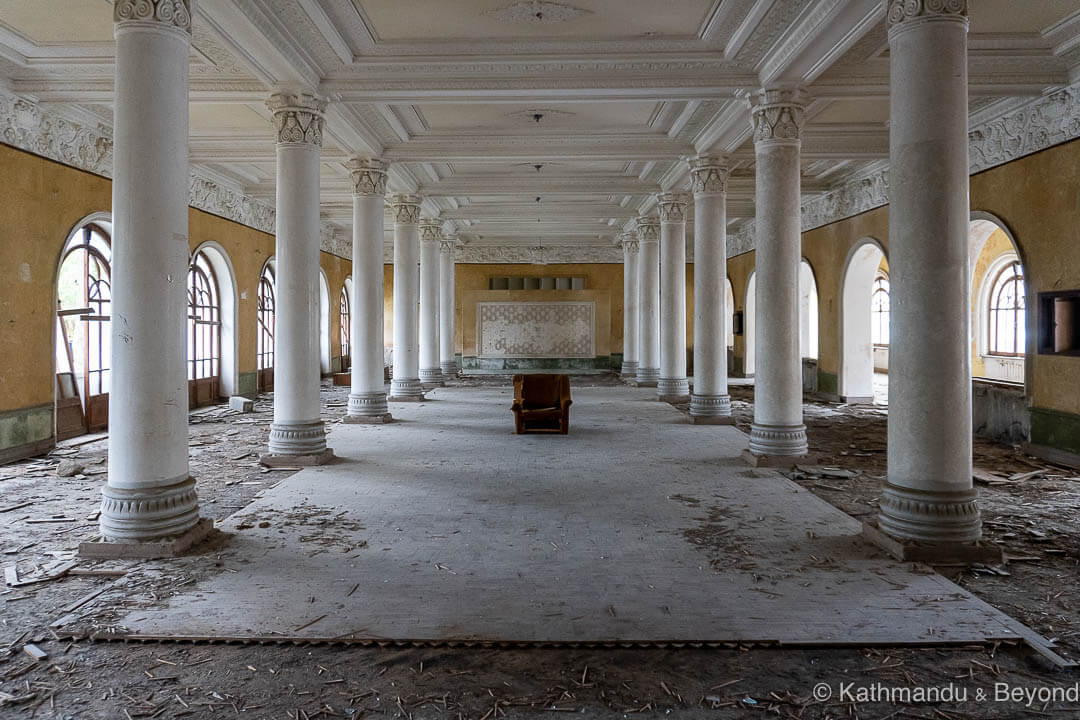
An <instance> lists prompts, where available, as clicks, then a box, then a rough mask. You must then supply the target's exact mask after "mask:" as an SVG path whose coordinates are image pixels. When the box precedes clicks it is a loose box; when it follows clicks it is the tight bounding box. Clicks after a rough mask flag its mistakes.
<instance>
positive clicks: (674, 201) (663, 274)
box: [656, 193, 690, 402]
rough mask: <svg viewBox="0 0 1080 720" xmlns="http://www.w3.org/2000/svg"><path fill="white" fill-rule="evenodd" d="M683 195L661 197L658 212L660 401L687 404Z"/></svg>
mask: <svg viewBox="0 0 1080 720" xmlns="http://www.w3.org/2000/svg"><path fill="white" fill-rule="evenodd" d="M689 200H690V198H689V197H688V196H687V195H686V193H662V194H661V195H659V196H658V197H657V203H658V205H659V208H660V380H659V382H657V385H656V394H657V395H658V396H659V397H660V398H661V399H663V400H668V401H673V402H678V401H683V400H688V399H689V395H690V383H689V381H688V380H687V379H686V206H687V204H688V203H689Z"/></svg>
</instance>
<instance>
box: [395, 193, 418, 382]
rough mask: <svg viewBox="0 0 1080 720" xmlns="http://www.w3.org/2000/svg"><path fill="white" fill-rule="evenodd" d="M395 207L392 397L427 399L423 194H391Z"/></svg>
mask: <svg viewBox="0 0 1080 720" xmlns="http://www.w3.org/2000/svg"><path fill="white" fill-rule="evenodd" d="M390 205H391V207H392V208H393V211H394V376H393V379H392V380H391V381H390V397H389V399H390V400H399V401H415V400H423V399H424V391H423V388H421V387H420V354H419V340H420V330H419V327H418V325H417V306H418V304H419V302H420V268H419V264H420V227H419V224H420V196H419V195H391V196H390Z"/></svg>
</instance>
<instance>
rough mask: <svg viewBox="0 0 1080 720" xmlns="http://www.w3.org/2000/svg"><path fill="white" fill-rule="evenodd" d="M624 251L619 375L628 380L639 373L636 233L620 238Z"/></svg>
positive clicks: (624, 234) (637, 245)
mask: <svg viewBox="0 0 1080 720" xmlns="http://www.w3.org/2000/svg"><path fill="white" fill-rule="evenodd" d="M619 244H620V245H621V246H622V251H623V358H622V368H621V369H620V371H619V373H620V374H621V375H622V376H623V377H626V378H631V377H635V376H636V375H637V371H638V248H639V246H640V245H639V243H638V239H637V233H636V232H626V233H622V234H621V235H620V236H619Z"/></svg>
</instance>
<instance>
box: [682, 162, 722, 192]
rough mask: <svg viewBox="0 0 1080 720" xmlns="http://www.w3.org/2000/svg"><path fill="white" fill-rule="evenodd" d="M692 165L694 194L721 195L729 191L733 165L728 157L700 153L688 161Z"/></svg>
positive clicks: (691, 180) (691, 174)
mask: <svg viewBox="0 0 1080 720" xmlns="http://www.w3.org/2000/svg"><path fill="white" fill-rule="evenodd" d="M686 162H687V164H688V165H689V166H690V183H691V186H692V187H693V190H694V196H695V197H697V196H698V195H719V194H720V193H725V192H727V182H728V176H729V175H730V174H731V167H730V166H729V165H728V159H727V158H726V157H714V156H711V155H698V156H697V157H692V158H690V159H689V160H687V161H686Z"/></svg>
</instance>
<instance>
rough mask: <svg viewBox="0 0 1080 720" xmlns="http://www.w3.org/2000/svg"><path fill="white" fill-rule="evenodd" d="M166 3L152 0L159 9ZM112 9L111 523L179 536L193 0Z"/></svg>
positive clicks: (193, 503) (117, 529)
mask: <svg viewBox="0 0 1080 720" xmlns="http://www.w3.org/2000/svg"><path fill="white" fill-rule="evenodd" d="M157 5H158V3H151V4H150V9H151V10H153V9H154V7H155V6H157ZM174 7H175V11H174V13H175V14H173V15H171V16H169V17H162V16H160V14H151V15H144V14H141V13H140V11H139V8H138V5H137V4H135V3H133V2H130V1H129V2H124V1H123V0H121V1H120V2H117V3H116V5H115V6H114V8H113V20H114V22H115V33H116V85H115V89H116V102H115V104H114V122H115V125H114V139H115V145H114V150H113V184H112V193H113V194H112V197H113V200H112V204H113V231H114V232H113V278H117V279H118V280H117V282H114V283H113V287H112V292H113V295H112V323H111V326H112V365H111V368H112V370H111V372H112V389H111V391H110V394H109V475H108V482H107V484H106V486H105V487H104V489H103V491H102V494H103V501H102V508H101V521H100V523H101V534H102V536H103V537H104V538H105V540H107V541H111V542H121V543H124V542H139V541H146V540H157V539H160V538H164V537H168V536H170V535H178V534H180V533H183V532H185V531H187V530H190V529H191V528H193V527H194V526H195V525H196V523H198V521H199V506H198V500H197V498H196V494H195V480H194V478H191V477H189V475H188V442H187V439H188V427H187V425H188V419H187V411H188V380H187V368H186V359H187V353H186V347H187V346H186V337H187V309H188V302H187V274H188V257H189V253H188V207H187V204H188V203H187V197H188V59H189V58H188V55H189V53H190V50H191V16H190V14H189V13H188V3H187V2H186V1H185V2H181V3H176V4H175V6H174Z"/></svg>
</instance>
